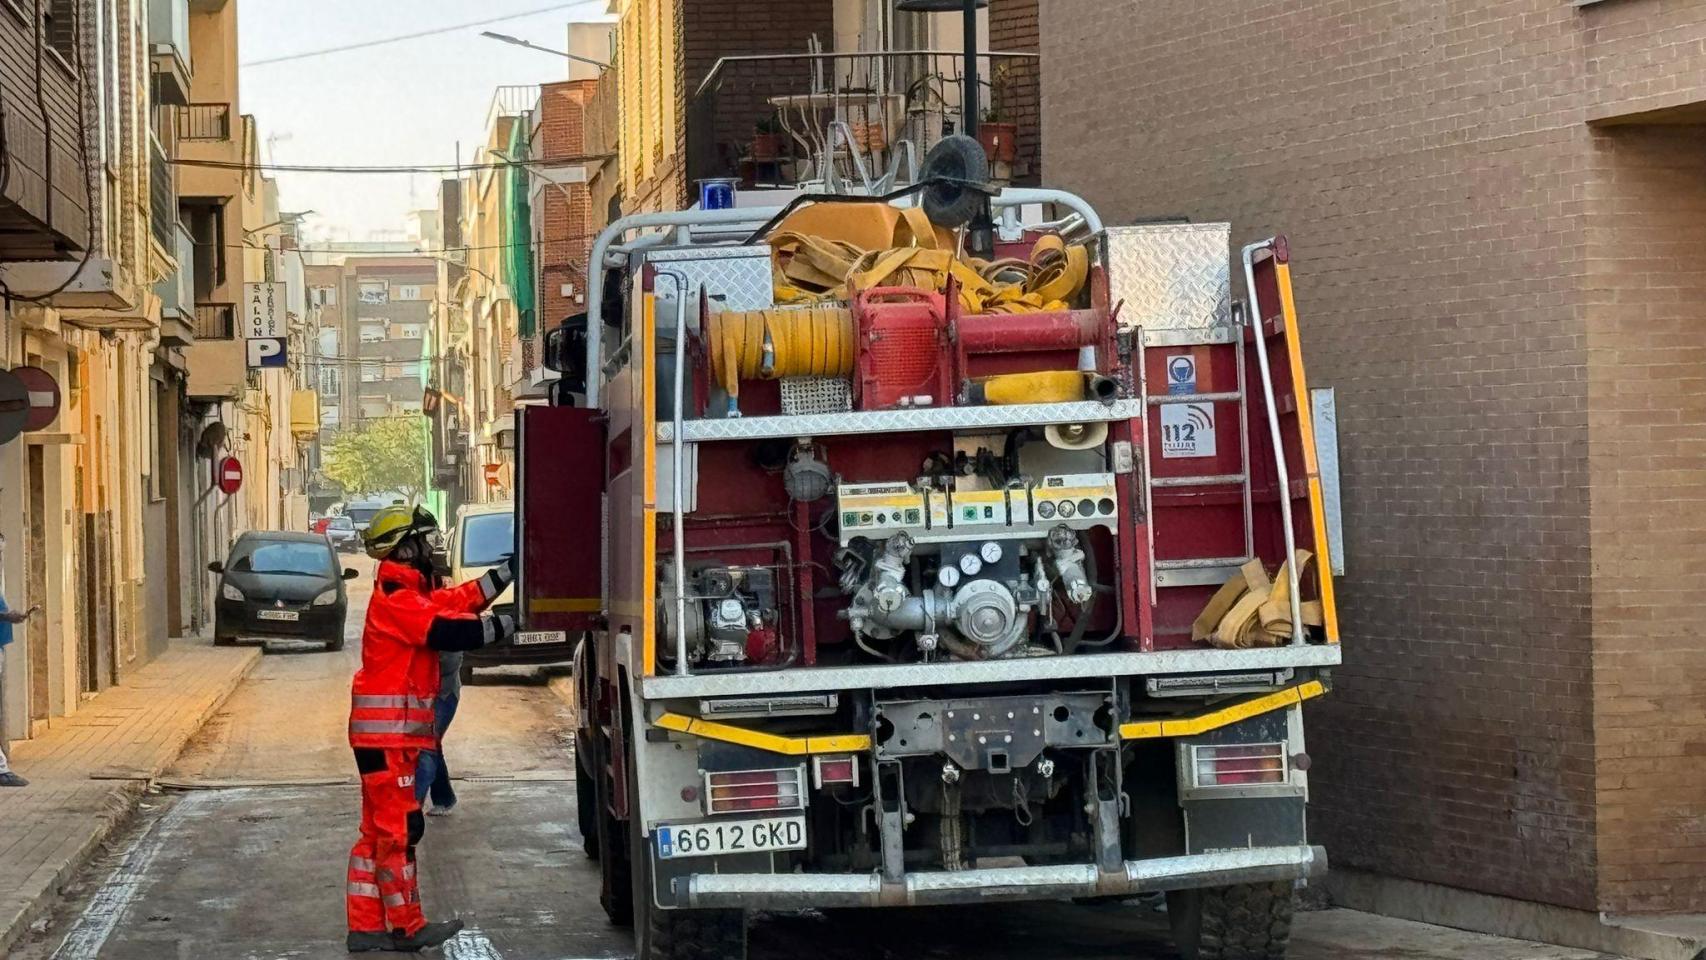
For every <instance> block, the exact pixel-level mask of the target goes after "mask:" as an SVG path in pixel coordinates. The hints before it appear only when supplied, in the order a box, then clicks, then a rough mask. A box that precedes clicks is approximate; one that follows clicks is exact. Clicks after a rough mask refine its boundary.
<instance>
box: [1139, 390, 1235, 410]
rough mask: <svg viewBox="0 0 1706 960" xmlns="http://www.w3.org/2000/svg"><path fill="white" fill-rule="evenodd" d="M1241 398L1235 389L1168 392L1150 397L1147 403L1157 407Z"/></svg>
mask: <svg viewBox="0 0 1706 960" xmlns="http://www.w3.org/2000/svg"><path fill="white" fill-rule="evenodd" d="M1242 399H1244V394H1243V393H1241V392H1239V391H1236V390H1234V391H1233V392H1231V393H1169V394H1166V395H1165V396H1159V397H1150V398H1149V405H1150V406H1152V407H1159V406H1161V405H1162V404H1167V403H1220V402H1222V401H1231V400H1242Z"/></svg>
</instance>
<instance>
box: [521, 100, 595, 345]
mask: <svg viewBox="0 0 1706 960" xmlns="http://www.w3.org/2000/svg"><path fill="white" fill-rule="evenodd" d="M596 86H597V83H596V81H592V80H572V81H568V82H564V83H548V84H545V85H544V86H542V87H540V88H539V110H540V129H539V134H538V135H539V138H540V139H539V142H538V143H537V144H536V147H535V149H536V150H538V151H539V156H540V157H541V159H544V160H552V159H559V158H565V157H577V156H581V155H584V154H585V153H586V152H587V140H586V112H587V103H588V102H589V101H590V100H591V99H592V96H593V93H594V90H595V89H596ZM534 218H535V228H536V230H537V231H538V234H537V236H536V237H535V239H536V240H538V241H539V318H540V325H539V329H540V331H541V332H543V331H545V330H548V329H550V328H551V327H554V326H556V325H557V324H558V323H560V322H562V321H563V320H564V319H566V318H567V317H569V316H571V315H573V314H576V313H579V312H581V310H582V309H584V307H583V306H582V303H583V302H584V301H576V300H575V298H574V297H573V296H567V297H565V296H563V287H564V285H565V284H572V285H573V286H574V289H575V290H576V291H577V293H578V292H582V291H584V290H585V288H586V261H587V255H588V251H589V250H590V249H591V248H592V236H591V234H592V232H593V231H592V225H591V220H590V197H589V191H588V188H587V187H586V186H585V185H584V184H570V185H567V186H565V187H562V188H558V187H554V186H548V187H546V188H545V189H544V190H543V191H542V192H541V194H540V200H539V205H538V207H537V208H536V209H535V210H534Z"/></svg>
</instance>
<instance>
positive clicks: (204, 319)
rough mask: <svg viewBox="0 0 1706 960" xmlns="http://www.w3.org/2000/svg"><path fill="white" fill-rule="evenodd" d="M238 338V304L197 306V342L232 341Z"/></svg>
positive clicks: (202, 304)
mask: <svg viewBox="0 0 1706 960" xmlns="http://www.w3.org/2000/svg"><path fill="white" fill-rule="evenodd" d="M236 336H237V305H236V304H234V303H198V304H196V305H195V338H196V339H197V340H230V339H233V338H235V337H236Z"/></svg>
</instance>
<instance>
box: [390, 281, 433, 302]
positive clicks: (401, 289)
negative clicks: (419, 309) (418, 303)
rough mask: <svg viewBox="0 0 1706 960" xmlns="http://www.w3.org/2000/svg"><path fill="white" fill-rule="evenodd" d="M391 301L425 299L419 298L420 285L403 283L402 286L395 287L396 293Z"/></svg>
mask: <svg viewBox="0 0 1706 960" xmlns="http://www.w3.org/2000/svg"><path fill="white" fill-rule="evenodd" d="M391 299H393V300H422V299H425V298H424V297H422V296H421V285H420V284H418V283H403V284H398V285H397V292H396V293H395V294H393V295H392V298H391Z"/></svg>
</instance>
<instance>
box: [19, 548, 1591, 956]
mask: <svg viewBox="0 0 1706 960" xmlns="http://www.w3.org/2000/svg"><path fill="white" fill-rule="evenodd" d="M349 562H350V563H352V564H353V565H355V566H357V567H358V568H359V569H360V570H361V572H362V577H361V578H360V579H358V580H356V581H354V582H352V583H351V585H350V602H351V608H350V617H349V624H348V629H347V630H346V636H347V638H348V644H347V645H346V646H345V648H344V650H343V651H342V652H340V653H326V652H325V651H323V650H322V649H320V648H319V647H318V646H310V645H306V644H304V645H300V646H298V645H295V644H291V643H284V644H279V645H275V646H274V647H272V648H271V649H269V651H268V653H267V656H266V657H264V658H263V660H262V661H261V663H260V665H259V666H258V667H256V669H255V670H254V672H253V673H251V674H250V676H249V677H248V679H247V680H246V681H245V682H244V683H243V685H242V686H241V687H240V688H239V689H238V690H237V692H236V693H235V694H234V695H233V696H232V697H231V699H230V700H229V701H228V702H227V703H226V705H225V707H224V709H223V710H221V711H220V712H219V713H218V714H217V715H216V716H215V717H214V718H213V719H212V720H211V721H210V722H209V723H208V724H207V726H206V727H205V728H204V729H203V730H202V732H201V734H200V736H198V737H197V738H196V739H195V740H194V741H193V742H192V744H191V745H190V747H189V749H187V750H186V751H185V753H184V755H183V756H182V757H181V758H180V759H179V760H178V762H177V763H176V764H175V765H173V766H172V767H171V769H169V770H168V771H167V772H166V774H165V775H164V776H163V777H162V778H161V779H160V784H161V786H162V787H163V791H162V792H160V793H158V794H155V795H151V796H150V797H148V798H147V799H145V800H144V803H143V807H142V812H141V814H140V815H139V816H138V817H137V818H135V820H134V822H132V823H131V824H129V825H128V826H127V827H126V828H125V829H124V830H123V831H121V833H120V834H119V835H118V836H117V837H116V838H115V839H114V840H113V842H112V843H111V844H110V845H109V848H108V851H107V852H106V853H105V854H104V855H103V856H101V857H98V858H97V859H96V860H95V861H94V862H93V863H91V864H90V866H88V867H87V868H85V869H84V870H83V871H82V872H81V874H80V875H79V876H78V877H77V878H76V879H75V880H74V881H73V882H72V883H70V884H69V885H68V886H67V887H66V889H65V895H64V898H63V899H62V901H61V902H60V903H59V904H58V905H57V906H56V908H55V909H54V911H53V913H52V915H51V924H50V926H48V928H47V929H45V930H42V931H41V932H39V933H38V934H36V935H35V936H33V937H31V938H30V939H29V940H28V941H26V942H25V943H24V944H22V945H21V947H20V950H19V951H18V952H17V954H16V956H17V958H18V960H97V958H99V960H155V958H160V957H182V958H204V957H205V958H225V957H232V958H236V957H242V958H255V960H263V958H268V960H270V958H280V960H282V958H303V960H320V958H328V960H330V958H337V957H343V956H346V955H347V954H345V953H344V949H343V936H344V923H343V892H342V891H343V884H344V872H343V864H344V859H345V857H346V855H347V851H348V846H349V843H350V841H351V839H352V838H353V836H354V831H355V823H356V818H357V815H358V811H357V807H358V804H357V795H356V789H355V787H354V785H353V778H352V773H353V771H352V770H351V764H350V760H349V748H348V746H347V744H346V742H345V732H344V724H345V720H346V716H347V713H346V712H347V709H348V684H349V676H350V674H351V672H353V671H354V669H355V668H356V666H357V664H358V662H359V658H360V656H361V653H360V649H361V648H360V634H361V618H362V614H363V612H364V610H365V606H366V601H367V597H368V594H369V593H370V585H371V579H370V573H371V562H370V561H367V560H366V559H364V558H356V559H353V560H350V561H349ZM552 670H560V668H546V669H544V670H536V669H519V668H518V669H506V670H494V671H490V672H482V673H480V674H479V675H478V676H477V677H476V680H475V682H474V683H473V684H472V685H469V686H467V687H465V688H464V694H463V700H462V707H461V710H460V711H459V713H458V715H457V719H456V724H455V726H454V727H453V728H452V733H451V736H450V738H449V740H448V744H447V750H448V754H449V756H448V760H449V763H450V766H451V770H452V771H453V772H454V774H455V776H456V777H457V778H458V783H457V792H458V795H459V797H460V802H459V804H458V806H457V809H456V812H455V814H453V815H452V816H449V817H434V818H430V819H429V820H428V824H427V836H426V840H425V842H424V843H423V845H422V849H421V864H422V877H423V888H422V897H423V900H424V901H425V904H426V907H427V910H428V911H429V913H431V914H432V915H434V916H448V915H451V914H455V915H458V916H461V917H462V918H464V919H465V920H466V921H467V923H468V929H467V930H466V931H464V933H463V934H462V935H461V936H460V937H459V938H458V939H457V940H455V941H453V942H452V943H450V944H448V945H446V947H445V949H444V954H443V955H444V956H447V957H451V958H453V960H498V958H507V960H578V958H617V957H630V956H632V952H633V941H632V938H631V936H630V935H629V933H628V931H626V930H622V929H619V928H616V927H612V926H611V925H610V924H609V923H607V922H606V920H605V917H604V914H603V912H602V911H601V909H600V908H599V905H598V872H597V868H596V865H595V864H592V863H590V862H589V861H587V860H586V859H584V858H583V856H582V854H581V850H580V837H579V833H578V829H577V827H576V824H575V821H574V800H573V782H572V776H573V769H574V763H573V755H572V753H571V750H572V746H571V744H572V740H571V739H570V738H569V734H568V730H569V727H568V724H569V722H570V719H571V718H570V714H569V707H568V705H567V704H565V703H564V702H563V701H562V700H560V699H559V698H558V697H557V696H556V695H555V694H553V692H552V691H551V689H550V687H549V686H548V680H549V677H550V676H551V675H552V674H551V672H550V671H552ZM874 918H875V915H873V914H868V913H861V912H841V913H834V914H829V915H824V914H819V913H806V914H791V915H765V916H761V917H759V918H757V919H756V921H755V925H754V929H753V938H752V956H753V957H754V958H758V960H781V958H793V957H800V956H806V955H811V954H816V955H818V956H821V957H824V958H829V960H856V958H867V957H870V958H885V960H905V958H913V957H935V958H972V957H975V958H978V960H1068V958H1072V960H1133V958H1137V960H1170V958H1172V957H1174V956H1175V954H1174V953H1173V950H1172V948H1171V946H1170V945H1169V943H1168V939H1167V932H1166V922H1165V917H1164V915H1162V914H1159V913H1157V912H1155V911H1154V910H1152V909H1146V908H1144V907H1142V906H1136V905H1127V904H1114V905H1103V906H1092V907H1083V906H1075V905H1071V904H1065V903H1061V904H1037V905H1015V906H991V907H961V908H942V909H935V910H911V911H900V912H885V913H884V914H882V916H881V921H882V922H881V923H873V922H871V921H872V920H873V919H874ZM1291 956H1292V957H1294V958H1296V960H1375V958H1407V960H1596V958H1599V956H1600V955H1598V954H1594V953H1591V952H1584V951H1579V950H1570V949H1566V948H1558V947H1546V946H1541V945H1538V944H1530V943H1521V942H1517V941H1510V940H1500V939H1497V938H1493V937H1484V936H1479V935H1475V934H1468V933H1460V932H1457V931H1452V930H1445V929H1443V928H1438V927H1429V926H1425V925H1422V924H1415V923H1408V922H1405V921H1401V920H1392V919H1387V918H1383V917H1375V916H1372V915H1368V914H1361V913H1355V912H1352V911H1347V910H1326V911H1317V912H1310V913H1304V914H1301V915H1300V916H1299V919H1298V921H1297V934H1296V939H1295V941H1294V946H1293V950H1292V953H1291Z"/></svg>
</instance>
